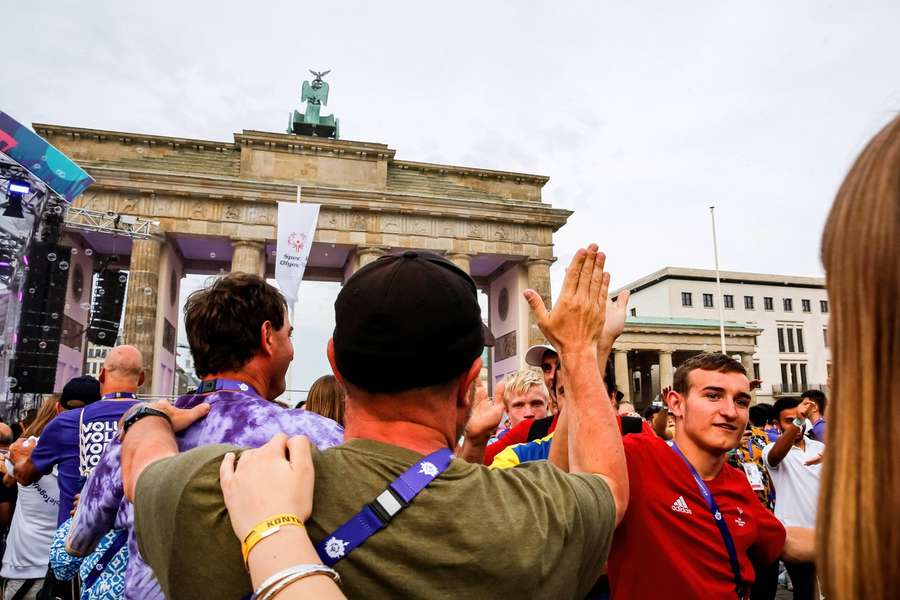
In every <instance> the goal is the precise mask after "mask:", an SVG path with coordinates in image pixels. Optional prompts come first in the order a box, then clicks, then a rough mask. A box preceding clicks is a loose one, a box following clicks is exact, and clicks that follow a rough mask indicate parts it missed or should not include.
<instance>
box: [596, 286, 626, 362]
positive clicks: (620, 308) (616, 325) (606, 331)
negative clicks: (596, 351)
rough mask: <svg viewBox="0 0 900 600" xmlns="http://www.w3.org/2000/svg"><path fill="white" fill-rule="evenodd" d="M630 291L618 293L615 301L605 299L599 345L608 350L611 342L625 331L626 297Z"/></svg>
mask: <svg viewBox="0 0 900 600" xmlns="http://www.w3.org/2000/svg"><path fill="white" fill-rule="evenodd" d="M630 297H631V292H629V291H627V290H626V291H624V292H622V293H621V294H619V297H618V298H616V301H615V302H613V301H612V300H607V301H606V321H605V322H604V323H603V331H602V332H601V333H600V345H601V346H603V347H604V348H605V349H607V350H609V349H610V348H612V345H613V343H614V342H615V341H616V340H617V339H618V338H619V336H620V335H622V332H623V331H625V319H626V318H627V317H628V299H629V298H630Z"/></svg>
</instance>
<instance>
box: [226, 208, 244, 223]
mask: <svg viewBox="0 0 900 600" xmlns="http://www.w3.org/2000/svg"><path fill="white" fill-rule="evenodd" d="M223 218H224V219H225V220H226V221H237V220H239V219H240V218H241V211H240V208H238V207H237V206H236V205H234V204H229V205H227V206H226V207H225V213H224V214H223Z"/></svg>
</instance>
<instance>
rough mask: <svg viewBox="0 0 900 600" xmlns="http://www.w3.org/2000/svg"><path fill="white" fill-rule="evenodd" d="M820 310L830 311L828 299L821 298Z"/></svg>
mask: <svg viewBox="0 0 900 600" xmlns="http://www.w3.org/2000/svg"><path fill="white" fill-rule="evenodd" d="M819 310H820V311H822V312H823V313H827V312H828V300H819Z"/></svg>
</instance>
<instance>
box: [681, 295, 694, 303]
mask: <svg viewBox="0 0 900 600" xmlns="http://www.w3.org/2000/svg"><path fill="white" fill-rule="evenodd" d="M681 305H682V306H693V305H694V298H693V294H691V293H690V292H681Z"/></svg>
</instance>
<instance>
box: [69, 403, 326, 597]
mask: <svg viewBox="0 0 900 600" xmlns="http://www.w3.org/2000/svg"><path fill="white" fill-rule="evenodd" d="M201 402H206V403H208V404H209V405H210V411H209V414H207V416H206V417H205V418H204V419H202V420H200V421H198V422H197V423H195V424H193V425H192V426H191V427H189V428H188V429H186V430H185V431H183V432H181V433H180V434H178V449H179V451H181V452H184V451H187V450H190V449H192V448H196V447H198V446H208V445H211V444H233V445H236V446H243V447H249V448H256V447H259V446H262V445H263V444H265V443H266V442H268V441H269V440H270V439H272V436H274V435H275V434H276V433H285V434H287V435H305V436H306V437H308V438H309V439H310V441H311V442H312V443H313V444H315V446H316V447H318V448H319V449H320V450H324V449H325V448H330V447H332V446H336V445H338V444H340V443H341V442H343V440H344V429H343V428H342V427H341V426H340V425H338V424H337V423H336V422H334V421H332V420H331V419H326V418H325V417H322V416H320V415H317V414H315V413H312V412H309V411H305V410H302V409H287V408H283V407H282V406H280V405H278V404H275V403H274V402H268V401H266V400H263V399H262V398H260V397H259V396H256V395H254V394H250V393H245V392H238V391H225V390H223V391H220V392H215V393H212V394H205V395H187V396H182V397H181V398H179V399H178V400H177V401H176V402H175V406H177V407H179V408H191V407H193V406H196V405H198V404H200V403H201ZM121 450H122V445H121V444H120V443H119V441H118V440H116V441H115V442H113V443H112V444H110V446H109V448H108V449H107V452H106V453H105V454H104V455H103V457H102V458H101V459H100V464H99V465H97V468H96V469H95V470H94V472H93V473H92V474H91V476H90V477H89V478H88V480H87V483H86V484H85V486H84V490H82V492H81V500H80V503H79V508H78V513H77V514H76V515H75V519H74V521H73V522H72V528H71V530H70V531H69V538H68V544H67V545H68V547H69V548H70V549H72V550H73V551H76V552H78V553H79V554H85V553H87V552H89V551H90V550H91V549H93V548H94V547H95V546H96V544H97V543H98V542H99V540H100V539H101V538H102V537H103V535H104V534H106V532H107V531H109V530H110V529H112V528H113V527H115V528H125V529H127V530H128V552H129V558H128V568H127V570H126V572H125V598H126V599H135V600H137V599H140V600H163V598H164V596H163V593H162V590H161V589H160V587H159V584H158V583H157V582H156V578H155V577H154V576H153V571H152V570H151V569H150V566H149V565H147V563H145V562H144V559H143V558H142V557H141V554H140V550H139V549H138V544H137V535H136V534H135V530H134V506H133V505H132V504H131V502H129V501H128V499H127V498H125V493H124V488H123V484H122V471H121V463H120V456H121Z"/></svg>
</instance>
